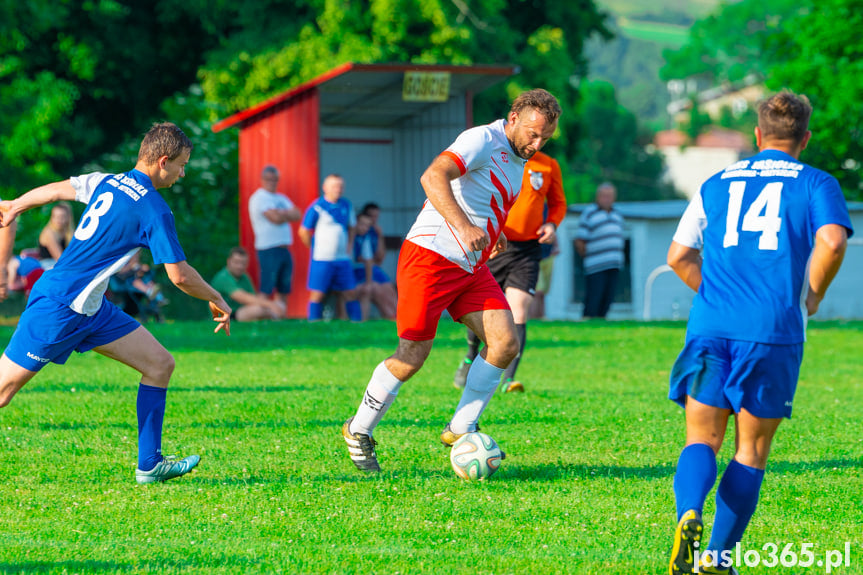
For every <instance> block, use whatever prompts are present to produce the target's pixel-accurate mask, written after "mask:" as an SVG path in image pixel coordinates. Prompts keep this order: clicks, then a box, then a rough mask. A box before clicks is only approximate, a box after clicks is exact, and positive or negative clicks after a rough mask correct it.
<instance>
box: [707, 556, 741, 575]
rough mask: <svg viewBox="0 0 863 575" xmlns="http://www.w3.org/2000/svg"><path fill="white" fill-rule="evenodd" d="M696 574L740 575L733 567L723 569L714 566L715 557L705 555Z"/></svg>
mask: <svg viewBox="0 0 863 575" xmlns="http://www.w3.org/2000/svg"><path fill="white" fill-rule="evenodd" d="M696 573H706V574H707V575H740V574H739V573H738V572H737V569H735V568H734V567H733V566H731V565H729V566H728V567H721V566H718V565H714V561H713V557H712V556H711V555H710V554H708V553H705V554H704V555H702V556H701V558H700V559H699V561H698V571H696Z"/></svg>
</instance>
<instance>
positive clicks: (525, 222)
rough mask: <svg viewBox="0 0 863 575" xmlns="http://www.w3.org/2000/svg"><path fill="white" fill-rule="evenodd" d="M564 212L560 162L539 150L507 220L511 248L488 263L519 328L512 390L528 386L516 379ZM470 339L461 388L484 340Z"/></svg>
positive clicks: (509, 374)
mask: <svg viewBox="0 0 863 575" xmlns="http://www.w3.org/2000/svg"><path fill="white" fill-rule="evenodd" d="M546 203H547V204H548V209H547V210H546ZM565 215H566V197H565V196H564V194H563V184H562V181H561V174H560V165H559V164H558V163H557V161H556V160H554V159H553V158H551V157H549V156H547V155H546V154H543V153H542V152H537V153H536V154H534V156H533V157H532V158H531V159H530V160H529V161H528V163H527V165H526V166H525V170H524V178H523V179H522V184H521V191H520V192H519V195H518V199H517V200H516V201H515V204H514V205H513V207H512V210H511V211H510V212H509V216H507V219H506V224H504V228H503V233H504V235H506V238H507V241H508V247H507V249H506V251H504V252H502V253H500V254H498V255H496V256H495V257H493V258H491V259H490V260H489V261H488V268H489V270H491V273H492V274H493V275H494V279H495V280H496V281H497V283H498V285H500V289H502V290H503V292H504V294H505V295H506V301H507V302H508V303H509V307H510V308H511V309H512V317H513V320H514V321H515V328H516V331H517V332H518V339H519V353H518V355H517V356H516V357H515V359H514V360H512V363H510V364H509V367H507V369H506V371H505V372H504V375H503V380H504V383H505V385H506V388H505V391H506V392H507V393H510V392H523V391H524V385H523V384H522V383H521V382H520V381H518V380H516V379H515V370H516V369H517V368H518V363H519V361H520V360H521V356H522V354H523V353H524V344H525V341H526V340H527V318H528V312H529V310H530V303H531V301H532V300H533V295H534V292H535V291H536V282H537V280H538V279H539V262H540V260H541V259H542V251H543V245H547V246H549V247H550V246H551V245H552V244H553V243H554V240H555V235H556V232H557V226H559V225H560V222H561V221H562V220H563V217H564V216H565ZM467 342H468V351H467V355H465V357H464V359H463V360H462V361H461V363H460V364H459V366H458V370H457V371H456V374H455V378H454V379H453V385H455V386H456V387H457V388H463V387H464V386H465V381H466V380H467V372H468V370H470V365H471V363H473V360H474V359H475V358H476V356H477V354H478V353H479V344H480V340H479V338H478V337H477V336H476V334H474V333H473V332H472V331H471V330H469V329H468V332H467Z"/></svg>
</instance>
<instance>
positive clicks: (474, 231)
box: [420, 156, 491, 251]
mask: <svg viewBox="0 0 863 575" xmlns="http://www.w3.org/2000/svg"><path fill="white" fill-rule="evenodd" d="M459 176H461V171H460V170H459V168H458V165H456V163H455V162H454V161H453V160H452V159H451V158H448V157H446V156H438V157H437V158H435V159H434V161H433V162H432V163H431V165H430V166H429V167H428V168H427V169H426V171H425V173H423V175H422V177H421V178H420V183H421V184H422V187H423V190H425V193H426V197H428V199H429V201H430V202H431V203H432V205H433V206H434V207H435V209H436V210H437V211H438V213H439V214H440V215H442V216H443V217H444V219H445V220H446V221H447V223H449V225H451V226H452V227H453V228H454V229H455V231H456V232H457V233H458V235H459V238H461V240H462V242H464V243H465V245H467V247H468V248H470V249H471V250H472V251H482V250H484V249H485V248H486V246H488V244H489V242H490V241H491V238H489V235H488V232H486V231H485V230H484V229H482V228H480V227H479V226H475V225H474V224H473V222H471V221H470V218H468V217H467V214H465V213H464V210H462V209H461V206H459V205H458V202H457V201H456V199H455V194H453V191H452V185H451V184H450V182H451V181H452V180H454V179H456V178H458V177H459Z"/></svg>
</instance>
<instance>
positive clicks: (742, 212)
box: [674, 150, 853, 344]
mask: <svg viewBox="0 0 863 575" xmlns="http://www.w3.org/2000/svg"><path fill="white" fill-rule="evenodd" d="M827 224H838V225H841V226H844V227H845V228H846V229H847V230H848V235H849V237H850V236H851V234H852V233H853V231H852V228H851V220H850V218H849V216H848V208H847V206H846V205H845V198H844V197H843V195H842V190H841V189H840V187H839V183H838V182H837V181H836V178H834V177H833V176H831V175H830V174H827V173H826V172H823V171H821V170H818V169H815V168H813V167H811V166H809V165H807V164H804V163H802V162H800V161H798V160H796V159H795V158H794V157H793V156H790V155H788V154H786V153H785V152H781V151H779V150H764V151H763V152H761V153H759V154H757V155H755V156H753V157H752V158H750V159H748V160H742V161H740V162H737V163H735V164H733V165H731V166H729V167H727V168H726V169H725V170H723V171H721V172H719V173H717V174H715V175H714V176H713V177H711V178H710V179H708V180H707V181H706V182H705V183H704V184H703V185H702V186H701V189H700V190H699V192H698V194H696V195H695V196H694V197H693V198H692V201H691V202H690V204H689V206H688V207H687V209H686V212H685V213H684V215H683V217H682V218H681V220H680V224H679V225H678V228H677V232H676V233H675V234H674V241H675V242H677V243H679V244H682V245H684V246H687V247H690V248H695V249H702V250H703V251H702V256H703V263H702V267H701V275H702V280H701V286H700V287H699V289H698V294H697V295H696V296H695V300H694V302H693V305H692V310H691V311H690V314H689V324H688V328H687V329H688V332H689V333H690V334H692V335H701V336H707V337H721V338H726V339H736V340H744V341H754V342H759V343H774V344H791V343H800V342H803V341H804V340H805V338H806V334H805V331H806V318H807V312H806V305H805V301H806V294H807V291H808V262H809V256H810V254H811V253H812V248H813V246H814V238H815V233H816V232H817V231H818V228H820V227H821V226H824V225H827Z"/></svg>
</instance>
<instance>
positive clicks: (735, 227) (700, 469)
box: [668, 92, 853, 575]
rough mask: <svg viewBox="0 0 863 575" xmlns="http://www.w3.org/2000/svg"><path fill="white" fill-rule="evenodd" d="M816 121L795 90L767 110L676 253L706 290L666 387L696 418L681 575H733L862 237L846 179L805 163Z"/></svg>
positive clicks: (680, 537)
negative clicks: (845, 267)
mask: <svg viewBox="0 0 863 575" xmlns="http://www.w3.org/2000/svg"><path fill="white" fill-rule="evenodd" d="M811 113H812V107H811V106H810V104H809V101H808V100H807V99H806V97H805V96H797V95H795V94H792V93H790V92H782V93H779V94H777V95H775V96H772V97H771V98H768V99H767V100H765V101H764V102H762V103H761V104H760V106H759V108H758V127H757V128H755V138H756V142H757V144H758V149H759V153H758V154H757V155H756V156H754V157H752V158H750V159H748V160H743V161H740V162H737V163H736V164H734V165H732V166H729V167H728V168H726V169H725V170H723V171H721V172H719V173H718V174H716V175H714V176H713V177H711V178H710V179H708V180H707V181H706V182H705V183H704V184H703V185H702V186H701V189H700V191H699V193H698V194H697V195H695V196H694V197H693V198H692V201H691V202H690V204H689V207H687V209H686V212H685V213H684V215H683V217H682V218H681V221H680V225H679V227H678V228H677V232H676V233H675V234H674V240H673V242H672V244H671V248H670V249H669V251H668V264H669V265H670V266H671V267H672V268H673V269H674V271H675V272H676V273H677V275H678V276H680V278H681V279H682V280H683V281H684V282H685V283H686V285H688V286H689V287H691V288H692V289H693V290H695V291H696V292H698V293H697V295H696V296H695V300H694V301H693V305H692V311H691V312H690V315H689V323H688V326H687V332H686V343H685V345H684V348H683V351H681V353H680V356H679V357H678V358H677V361H676V363H675V364H674V368H673V369H672V372H671V380H670V392H669V398H670V399H672V400H673V401H675V402H677V403H678V404H680V405H681V406H683V407H685V410H686V445H685V447H684V449H683V451H682V452H681V454H680V458H679V460H678V463H677V472H676V474H675V476H674V494H675V499H676V501H677V521H678V523H677V530H676V532H675V536H674V544H673V548H672V556H671V562H670V566H669V572H670V573H671V575H680V574H684V573H686V574H688V573H693V572H697V573H728V574H731V573H735V572H736V571H735V568H734V566H733V565H732V562H733V557H732V550H733V549H734V548H735V545H736V544H737V542H739V541H740V539H741V537H742V536H743V531H744V530H745V529H746V526H747V525H748V524H749V520H750V518H751V517H752V514H753V513H754V512H755V507H756V505H757V503H758V494H759V491H760V489H761V482H762V479H763V478H764V469H765V467H766V465H767V456H768V454H769V452H770V444H771V442H772V440H773V436H774V434H775V433H776V430H777V428H778V427H779V424H780V423H781V422H782V420H783V418H786V417H788V418H790V417H791V409H792V406H793V402H794V392H795V389H796V387H797V377H798V374H799V372H800V363H801V360H802V358H803V342H804V340H805V335H806V334H805V330H806V320H807V316H809V315H812V314H814V313H815V312H816V311H818V306H819V304H820V302H821V300H822V298H823V297H824V293H825V292H826V291H827V287H828V286H829V285H830V282H831V281H832V280H833V278H834V276H835V275H836V273H837V272H838V271H839V266H840V265H841V263H842V259H843V257H844V254H845V247H846V245H847V238H848V236H850V235H851V233H853V232H852V229H851V221H850V219H849V217H848V209H847V207H846V205H845V199H844V197H843V195H842V190H841V189H840V188H839V183H838V182H837V181H836V178H834V177H833V176H831V175H829V174H827V173H825V172H822V171H821V170H817V169H815V168H813V167H811V166H808V165H806V164H804V163H802V162H800V161H799V160H798V158H799V156H800V153H801V152H802V151H803V149H804V148H805V147H806V144H807V143H808V141H809V137H810V136H811V133H810V132H809V130H808V125H809V117H810V115H811ZM702 253H703V258H702ZM732 416H733V417H734V422H735V438H734V439H735V453H734V457H733V459H732V460H731V462H730V463H729V464H728V467H727V468H726V469H725V472H724V473H723V475H722V480H721V481H720V482H719V487H718V488H717V490H716V517H715V518H714V521H713V529H712V532H711V535H710V541H709V543H708V544H707V545H703V544H702V536H703V529H704V524H703V522H702V518H701V514H702V511H703V507H704V500H705V499H706V497H707V494H708V492H709V491H710V490H711V488H712V487H713V484H714V482H715V481H716V476H717V471H716V454H717V453H718V452H719V448H720V447H721V446H722V442H723V439H724V437H725V430H726V427H727V425H728V420H729V418H731V417H732Z"/></svg>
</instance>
